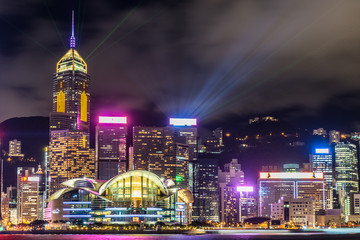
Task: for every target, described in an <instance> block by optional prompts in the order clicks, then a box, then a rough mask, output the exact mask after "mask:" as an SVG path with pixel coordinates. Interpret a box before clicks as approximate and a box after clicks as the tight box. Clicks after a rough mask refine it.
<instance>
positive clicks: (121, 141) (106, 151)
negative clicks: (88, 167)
mask: <svg viewBox="0 0 360 240" xmlns="http://www.w3.org/2000/svg"><path fill="white" fill-rule="evenodd" d="M126 124H127V118H126V117H104V116H100V117H99V122H98V125H97V126H96V140H95V141H96V148H95V151H96V152H95V155H96V157H95V160H96V164H95V166H96V176H97V177H98V179H102V180H109V179H110V178H112V177H114V176H116V175H118V174H121V173H124V172H126V169H127V168H126V159H127V151H126V136H127V125H126Z"/></svg>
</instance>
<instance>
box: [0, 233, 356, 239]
mask: <svg viewBox="0 0 360 240" xmlns="http://www.w3.org/2000/svg"><path fill="white" fill-rule="evenodd" d="M5 239H6V240H84V239H89V240H176V239H181V240H195V239H199V240H216V239H227V240H235V239H240V240H252V239H254V240H256V239H262V240H265V239H269V240H277V239H278V240H287V239H304V240H305V239H307V240H309V239H323V240H325V239H326V240H332V239H334V240H335V239H336V240H342V239H360V234H358V233H348V234H324V233H265V232H262V233H228V234H204V235H185V234H151V235H146V234H138V235H133V234H122V235H95V234H89V235H83V234H78V235H71V234H62V235H56V234H11V235H7V234H2V235H0V240H5Z"/></svg>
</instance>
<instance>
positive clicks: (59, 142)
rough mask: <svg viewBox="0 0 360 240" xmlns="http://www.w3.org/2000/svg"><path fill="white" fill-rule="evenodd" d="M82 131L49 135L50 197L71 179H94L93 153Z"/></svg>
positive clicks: (53, 132) (67, 131)
mask: <svg viewBox="0 0 360 240" xmlns="http://www.w3.org/2000/svg"><path fill="white" fill-rule="evenodd" d="M85 136H88V135H84V133H83V132H82V131H72V130H59V131H52V132H51V135H50V195H51V194H53V193H54V192H55V191H57V190H60V189H61V188H63V186H62V185H61V183H63V182H65V181H67V180H70V179H73V178H81V177H88V178H95V151H94V149H90V148H89V139H88V138H86V137H85Z"/></svg>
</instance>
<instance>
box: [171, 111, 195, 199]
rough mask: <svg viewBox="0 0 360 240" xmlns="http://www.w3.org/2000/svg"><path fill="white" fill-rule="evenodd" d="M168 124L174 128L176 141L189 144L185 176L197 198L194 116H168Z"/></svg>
mask: <svg viewBox="0 0 360 240" xmlns="http://www.w3.org/2000/svg"><path fill="white" fill-rule="evenodd" d="M169 125H170V126H171V127H173V128H174V136H175V138H176V139H177V140H176V141H178V142H183V143H185V144H187V145H188V146H189V162H188V164H189V167H188V173H189V175H188V176H187V178H188V182H189V188H190V190H191V191H192V193H193V194H194V197H195V198H198V197H199V195H198V186H197V185H198V184H197V182H196V179H197V175H198V163H197V159H198V129H197V119H196V118H170V119H169Z"/></svg>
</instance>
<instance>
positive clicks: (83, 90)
mask: <svg viewBox="0 0 360 240" xmlns="http://www.w3.org/2000/svg"><path fill="white" fill-rule="evenodd" d="M72 17H73V18H72V20H73V27H72V35H71V37H70V49H69V51H68V52H67V53H66V54H65V55H64V56H63V57H62V58H61V59H60V60H59V61H58V63H57V64H56V73H54V76H53V106H52V113H51V120H50V130H65V129H74V130H75V129H77V130H82V131H84V132H86V133H89V124H90V114H89V113H90V76H89V75H88V74H87V65H86V62H85V61H84V60H83V59H82V57H81V56H80V54H79V53H78V52H77V51H76V50H75V37H74V12H73V16H72Z"/></svg>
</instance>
